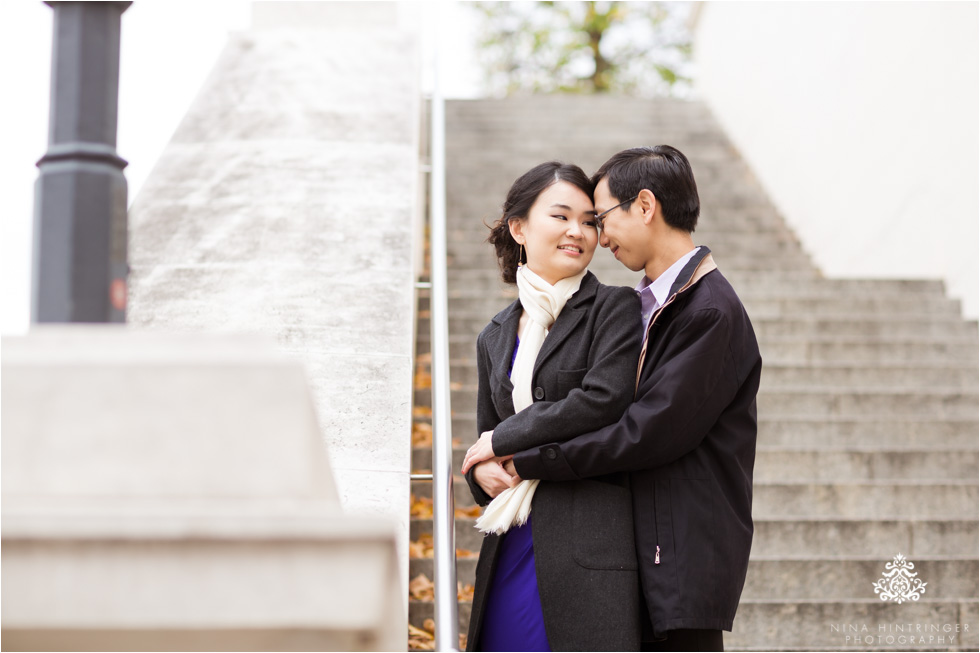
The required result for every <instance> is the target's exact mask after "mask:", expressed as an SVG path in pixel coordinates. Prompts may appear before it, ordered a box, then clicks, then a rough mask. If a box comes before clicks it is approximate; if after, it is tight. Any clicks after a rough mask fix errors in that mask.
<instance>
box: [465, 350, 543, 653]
mask: <svg viewBox="0 0 980 653" xmlns="http://www.w3.org/2000/svg"><path fill="white" fill-rule="evenodd" d="M520 343H521V341H520V339H519V338H518V340H517V343H516V345H515V347H514V357H516V356H517V347H519V346H520ZM513 365H514V360H513V358H512V359H511V367H513ZM532 516H533V514H532ZM477 649H478V650H480V651H550V650H551V647H550V646H549V645H548V635H547V634H546V633H545V630H544V615H543V614H542V612H541V597H540V596H539V595H538V577H537V574H536V573H535V571H534V542H533V541H532V539H531V517H528V520H527V523H526V524H524V525H523V526H513V527H511V528H510V529H509V530H508V531H507V532H506V533H504V534H503V535H501V536H500V546H499V547H498V549H497V564H496V567H495V568H494V572H493V577H492V578H491V580H490V587H489V588H488V590H487V599H486V605H485V607H484V611H483V626H482V627H481V628H480V642H479V646H478V647H477Z"/></svg>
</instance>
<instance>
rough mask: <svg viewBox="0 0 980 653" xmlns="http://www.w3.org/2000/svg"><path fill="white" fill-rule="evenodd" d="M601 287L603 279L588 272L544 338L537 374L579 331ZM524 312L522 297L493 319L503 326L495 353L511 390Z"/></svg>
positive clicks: (503, 379) (497, 366) (499, 372)
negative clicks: (567, 340) (520, 325)
mask: <svg viewBox="0 0 980 653" xmlns="http://www.w3.org/2000/svg"><path fill="white" fill-rule="evenodd" d="M598 290H599V280H598V279H597V278H596V276H595V275H594V274H592V273H591V272H586V273H585V276H584V277H583V278H582V283H581V285H580V286H579V289H578V291H577V292H576V293H575V294H574V295H572V296H571V297H570V298H569V300H568V302H566V303H565V307H564V308H563V309H562V311H561V313H560V314H559V315H558V319H557V320H555V323H554V324H552V325H551V329H549V331H548V337H547V338H545V339H544V344H543V345H542V346H541V351H540V352H538V358H537V360H536V361H535V362H534V372H535V373H536V372H537V371H538V368H539V367H540V366H541V364H542V363H543V362H544V361H545V360H547V359H548V357H549V356H551V355H552V354H553V353H554V352H555V351H557V350H558V348H559V347H560V346H561V344H562V343H563V342H564V341H565V340H566V339H567V338H568V336H569V335H571V333H572V331H574V330H575V327H576V325H578V323H579V322H580V321H581V320H582V319H583V318H584V317H585V315H586V313H587V312H588V306H587V305H588V304H589V303H590V302H591V301H592V300H593V298H594V297H595V294H596V292H597V291H598ZM523 312H524V307H523V306H521V300H520V299H518V300H517V301H515V302H513V303H512V304H511V305H510V306H508V307H507V308H505V309H504V310H502V311H500V312H499V313H498V314H497V315H496V316H494V318H493V319H492V320H491V322H493V323H494V324H497V325H498V326H499V327H500V328H499V329H498V331H497V335H496V338H495V340H494V346H493V354H492V355H493V369H494V373H495V376H496V377H497V379H498V382H499V383H502V384H504V387H505V388H506V389H507V390H508V391H512V390H513V389H514V386H513V385H512V384H511V383H510V378H509V376H508V371H509V370H510V363H511V358H512V354H513V352H514V343H515V342H516V340H517V327H518V325H519V324H520V321H521V314H522V313H523ZM532 378H533V374H532Z"/></svg>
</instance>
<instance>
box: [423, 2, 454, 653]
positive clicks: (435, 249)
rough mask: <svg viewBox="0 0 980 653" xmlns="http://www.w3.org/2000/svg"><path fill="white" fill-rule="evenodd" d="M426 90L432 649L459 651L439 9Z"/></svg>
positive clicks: (443, 108) (444, 148) (444, 134)
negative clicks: (428, 103)
mask: <svg viewBox="0 0 980 653" xmlns="http://www.w3.org/2000/svg"><path fill="white" fill-rule="evenodd" d="M435 20H436V25H435V34H436V38H435V50H434V57H433V59H434V62H433V69H434V70H433V72H434V79H433V89H432V105H431V114H432V130H431V138H432V147H431V151H430V153H429V155H430V157H431V160H432V172H431V174H430V176H429V182H430V194H429V206H430V219H431V223H430V238H431V241H430V254H431V261H432V270H431V280H432V293H431V300H430V301H431V313H430V314H431V320H430V323H431V326H432V539H433V545H434V551H433V558H434V576H435V578H434V579H433V581H434V584H435V627H436V632H435V635H436V650H437V651H458V650H459V615H458V613H459V606H458V604H457V595H456V532H455V526H454V522H453V519H454V513H455V508H454V501H453V469H452V464H453V456H452V451H453V449H452V447H453V442H452V440H453V438H452V411H451V406H450V392H449V293H448V290H447V287H446V284H447V274H446V259H447V257H446V125H445V103H444V100H443V97H442V88H441V87H440V79H439V78H440V75H439V35H440V33H441V32H440V28H441V25H440V20H439V12H438V11H437V12H436V19H435Z"/></svg>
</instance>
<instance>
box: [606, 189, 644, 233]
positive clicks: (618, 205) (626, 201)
mask: <svg viewBox="0 0 980 653" xmlns="http://www.w3.org/2000/svg"><path fill="white" fill-rule="evenodd" d="M637 197H639V195H634V196H633V197H631V198H629V199H628V200H625V201H622V202H620V203H619V204H617V205H616V206H614V207H612V208H611V209H606V210H605V211H603V212H602V213H596V216H595V226H596V227H597V228H598V229H599V231H602V220H603V219H604V218H605V217H606V216H607V215H609V214H610V213H612V212H613V211H615V210H616V209H618V208H619V207H621V206H622V205H623V204H629V203H630V202H632V201H633V200H635V199H636V198H637Z"/></svg>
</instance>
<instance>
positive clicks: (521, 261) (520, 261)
mask: <svg viewBox="0 0 980 653" xmlns="http://www.w3.org/2000/svg"><path fill="white" fill-rule="evenodd" d="M526 260H527V259H525V258H524V244H523V243H521V252H520V254H518V255H517V267H521V266H522V265H524V262H525V261H526Z"/></svg>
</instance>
